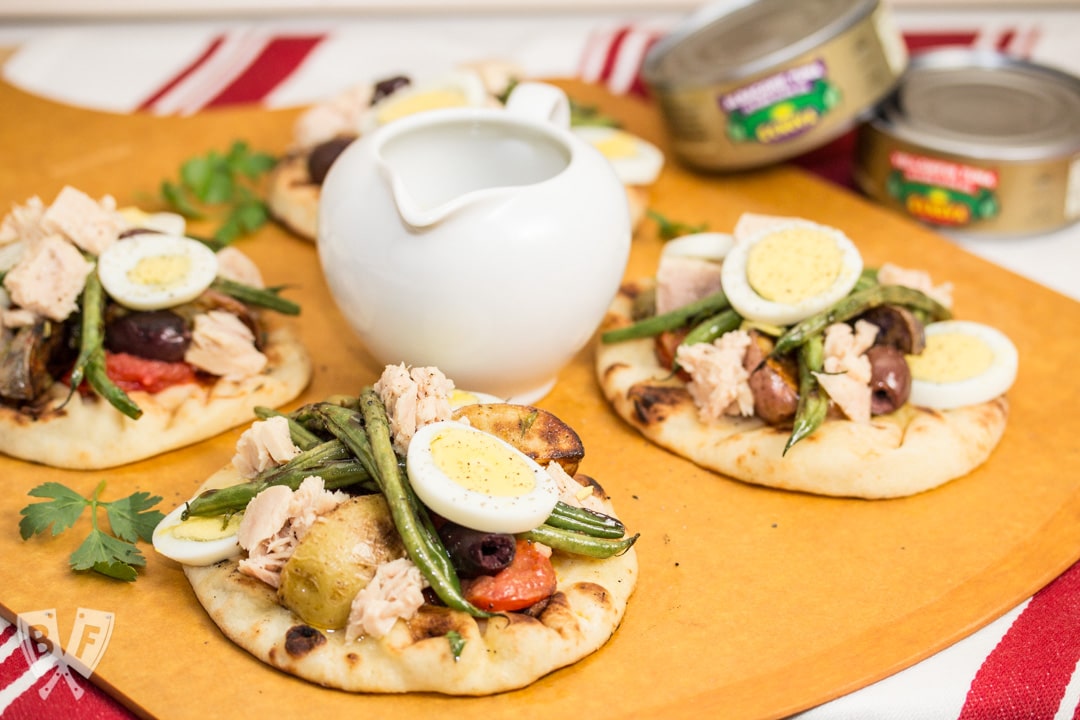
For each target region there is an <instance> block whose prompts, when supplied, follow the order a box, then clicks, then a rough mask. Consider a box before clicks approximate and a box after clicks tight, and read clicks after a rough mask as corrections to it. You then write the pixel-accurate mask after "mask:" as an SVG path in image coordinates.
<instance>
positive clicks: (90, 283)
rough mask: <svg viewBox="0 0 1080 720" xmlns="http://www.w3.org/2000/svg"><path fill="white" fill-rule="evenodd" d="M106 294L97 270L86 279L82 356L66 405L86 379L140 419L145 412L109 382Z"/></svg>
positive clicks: (77, 364) (76, 362)
mask: <svg viewBox="0 0 1080 720" xmlns="http://www.w3.org/2000/svg"><path fill="white" fill-rule="evenodd" d="M104 312H105V291H104V289H103V288H102V287H101V280H100V278H98V274H97V268H94V270H92V271H90V273H89V274H88V275H87V276H86V285H85V286H84V287H83V292H82V324H81V326H80V329H81V332H80V337H79V354H78V356H77V357H76V358H75V365H74V366H73V367H72V368H71V390H70V393H69V394H68V397H67V400H65V401H64V403H65V404H66V403H67V402H68V400H70V399H71V397H72V395H74V393H75V392H76V391H77V390H78V388H79V385H81V384H82V381H83V380H84V379H85V380H86V382H87V383H88V384H89V385H90V387H91V388H93V390H94V392H96V393H97V394H98V395H100V396H101V397H102V398H104V399H105V400H107V401H108V402H109V404H110V405H112V406H113V407H114V408H116V409H117V410H119V411H120V412H122V413H123V414H124V415H126V416H128V417H129V418H131V419H132V420H138V419H139V417H140V416H141V415H142V409H141V408H140V407H139V406H138V405H136V404H135V402H134V401H133V400H132V399H131V398H130V397H128V394H127V393H126V392H124V391H123V390H121V389H120V388H119V387H117V386H116V384H115V383H114V382H113V381H112V380H110V379H109V374H108V372H106V369H105V346H104V342H105V318H104Z"/></svg>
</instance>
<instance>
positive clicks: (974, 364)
mask: <svg viewBox="0 0 1080 720" xmlns="http://www.w3.org/2000/svg"><path fill="white" fill-rule="evenodd" d="M907 362H908V367H909V368H910V369H911V377H913V378H915V379H917V380H924V381H926V382H933V383H951V382H959V381H961V380H967V379H969V378H973V377H977V376H979V375H981V374H983V373H984V372H986V371H987V370H988V369H989V368H990V366H991V365H992V364H993V362H994V351H993V350H991V349H990V346H989V345H987V344H986V343H985V342H983V341H982V340H980V339H979V338H977V337H974V336H973V335H967V334H964V333H941V334H940V335H930V336H927V338H926V348H925V349H924V350H923V351H922V353H921V354H919V355H908V356H907Z"/></svg>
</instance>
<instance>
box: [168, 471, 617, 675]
mask: <svg viewBox="0 0 1080 720" xmlns="http://www.w3.org/2000/svg"><path fill="white" fill-rule="evenodd" d="M578 477H579V482H581V478H583V476H578ZM241 480H242V478H240V476H239V475H238V474H237V472H236V471H235V469H234V468H233V467H232V466H231V465H230V466H226V467H225V468H223V469H222V470H220V471H219V472H218V473H216V474H215V475H214V476H212V477H211V478H210V479H209V480H208V481H207V482H206V483H205V484H204V485H203V488H202V489H203V490H205V489H208V488H212V487H224V486H227V485H231V484H234V483H236V482H240V481H241ZM594 487H595V488H597V489H596V492H602V491H600V490H599V488H598V486H595V485H594ZM604 506H605V508H606V510H607V511H608V512H609V514H614V512H613V509H612V508H611V507H610V501H609V500H608V499H607V498H606V496H605V497H604ZM551 560H552V563H553V565H554V567H555V571H556V574H557V576H558V581H559V585H558V590H557V592H556V593H555V595H553V596H552V598H551V599H550V601H549V602H548V604H547V606H546V607H545V608H544V609H543V610H542V611H541V612H540V613H539V614H538V615H537V616H536V617H532V616H530V615H527V614H524V613H517V612H508V613H505V615H504V616H502V617H495V618H492V619H488V620H478V619H475V618H473V617H472V616H470V615H468V614H467V613H464V612H460V611H456V610H451V609H449V608H446V607H443V606H435V605H430V604H427V605H424V606H423V607H422V608H421V609H420V611H419V612H418V614H417V615H416V616H415V617H413V618H412V619H410V620H407V621H406V620H400V619H399V620H398V621H397V623H396V624H395V625H394V627H393V629H392V630H391V631H390V633H389V634H387V635H386V636H385V637H383V638H378V639H377V638H374V637H370V636H365V637H361V638H358V639H356V640H352V641H350V640H346V637H345V632H344V631H343V630H342V631H338V632H325V631H321V630H319V629H317V628H314V627H311V626H310V625H307V624H305V623H303V622H302V621H301V620H300V619H299V618H297V617H296V616H295V615H294V614H293V613H292V611H290V610H288V609H287V608H285V607H284V606H282V605H280V604H279V603H278V601H277V595H276V592H275V590H274V589H273V588H271V587H270V586H269V585H266V584H264V583H262V582H261V581H259V580H256V579H254V578H252V577H250V576H248V575H244V574H242V573H241V572H240V571H239V570H238V569H237V567H238V559H236V558H234V559H231V560H225V561H222V562H219V563H217V564H214V565H210V566H203V567H195V566H187V565H185V566H184V573H185V574H186V576H187V578H188V581H189V582H190V583H191V587H192V589H193V590H194V591H195V595H196V597H197V598H198V600H199V602H200V603H202V605H203V607H204V608H205V609H206V611H207V613H209V615H210V617H211V618H212V619H213V621H214V622H215V623H216V624H217V625H218V627H219V628H221V631H222V632H223V633H224V634H225V636H226V637H228V638H229V639H230V640H232V641H233V642H234V643H236V644H237V645H239V646H240V647H242V648H243V649H245V650H247V651H248V652H249V653H251V654H252V655H253V656H255V657H256V658H258V659H259V660H261V661H263V662H265V663H267V664H268V665H272V666H273V667H275V668H278V669H279V670H282V671H284V672H286V673H289V674H290V675H295V676H298V677H301V678H304V679H305V680H309V681H311V682H314V683H318V684H320V685H324V686H327V687H333V688H339V689H341V690H346V691H349V692H367V693H405V692H439V693H445V694H449V695H490V694H494V693H498V692H503V691H507V690H513V689H516V688H520V687H524V686H526V685H528V684H530V683H532V682H534V681H535V680H537V679H538V678H540V677H542V676H544V675H546V674H548V673H550V672H552V671H553V670H556V669H558V668H561V667H564V666H567V665H571V664H573V663H575V662H577V661H578V660H580V659H582V658H583V657H585V656H587V655H589V654H590V653H592V652H594V651H596V650H597V649H598V648H600V647H601V646H602V645H604V644H605V643H606V642H607V641H608V640H609V639H610V638H611V636H612V634H613V633H614V632H615V630H616V628H617V627H618V626H619V623H620V622H621V620H622V617H623V613H624V612H625V610H626V604H627V601H628V599H629V597H630V595H631V593H632V592H633V589H634V586H635V584H636V582H637V569H638V568H637V557H636V555H635V552H634V550H633V548H631V549H630V550H629V551H628V552H626V553H624V554H623V555H619V556H615V557H612V558H608V559H605V560H595V559H590V558H584V557H580V556H569V555H565V554H562V553H560V552H558V551H555V552H554V553H553V555H552V558H551ZM452 630H453V631H456V632H457V633H458V634H459V635H460V636H461V639H462V640H463V641H464V645H463V647H462V649H461V652H460V657H459V658H458V659H456V660H455V658H454V655H453V652H452V649H451V645H450V642H449V641H448V639H447V637H446V634H447V633H448V632H450V631H452Z"/></svg>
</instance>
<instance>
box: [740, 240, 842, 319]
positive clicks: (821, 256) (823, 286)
mask: <svg viewBox="0 0 1080 720" xmlns="http://www.w3.org/2000/svg"><path fill="white" fill-rule="evenodd" d="M842 260H843V252H842V251H841V250H840V248H839V247H837V245H836V242H835V241H834V240H833V238H832V237H831V236H829V235H828V234H826V233H823V232H820V231H819V230H815V229H813V228H802V227H799V228H784V229H782V230H777V231H776V232H774V233H771V234H769V235H767V236H766V237H764V238H762V239H761V240H759V241H758V242H757V243H756V244H755V245H754V246H753V247H752V248H750V251H749V253H747V257H746V280H747V282H749V283H750V287H751V288H753V289H754V292H756V293H757V294H758V295H760V296H761V297H763V298H765V299H766V300H771V301H772V302H777V303H785V304H788V305H794V304H796V303H799V302H801V301H803V300H806V299H808V298H812V297H814V296H815V295H819V294H821V293H823V292H825V291H826V290H828V289H829V288H830V287H832V285H833V283H834V282H836V278H837V277H839V275H840V271H841V268H842Z"/></svg>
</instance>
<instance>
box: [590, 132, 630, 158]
mask: <svg viewBox="0 0 1080 720" xmlns="http://www.w3.org/2000/svg"><path fill="white" fill-rule="evenodd" d="M593 147H595V148H596V149H597V150H599V151H600V154H601V155H603V156H604V157H606V158H608V159H610V160H617V159H619V158H628V157H633V156H634V155H635V154H637V144H636V143H635V142H634V138H633V136H631V135H630V134H628V133H624V132H619V131H615V132H611V133H608V134H607V135H606V136H605V137H604V139H603V140H597V141H595V142H594V143H593Z"/></svg>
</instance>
